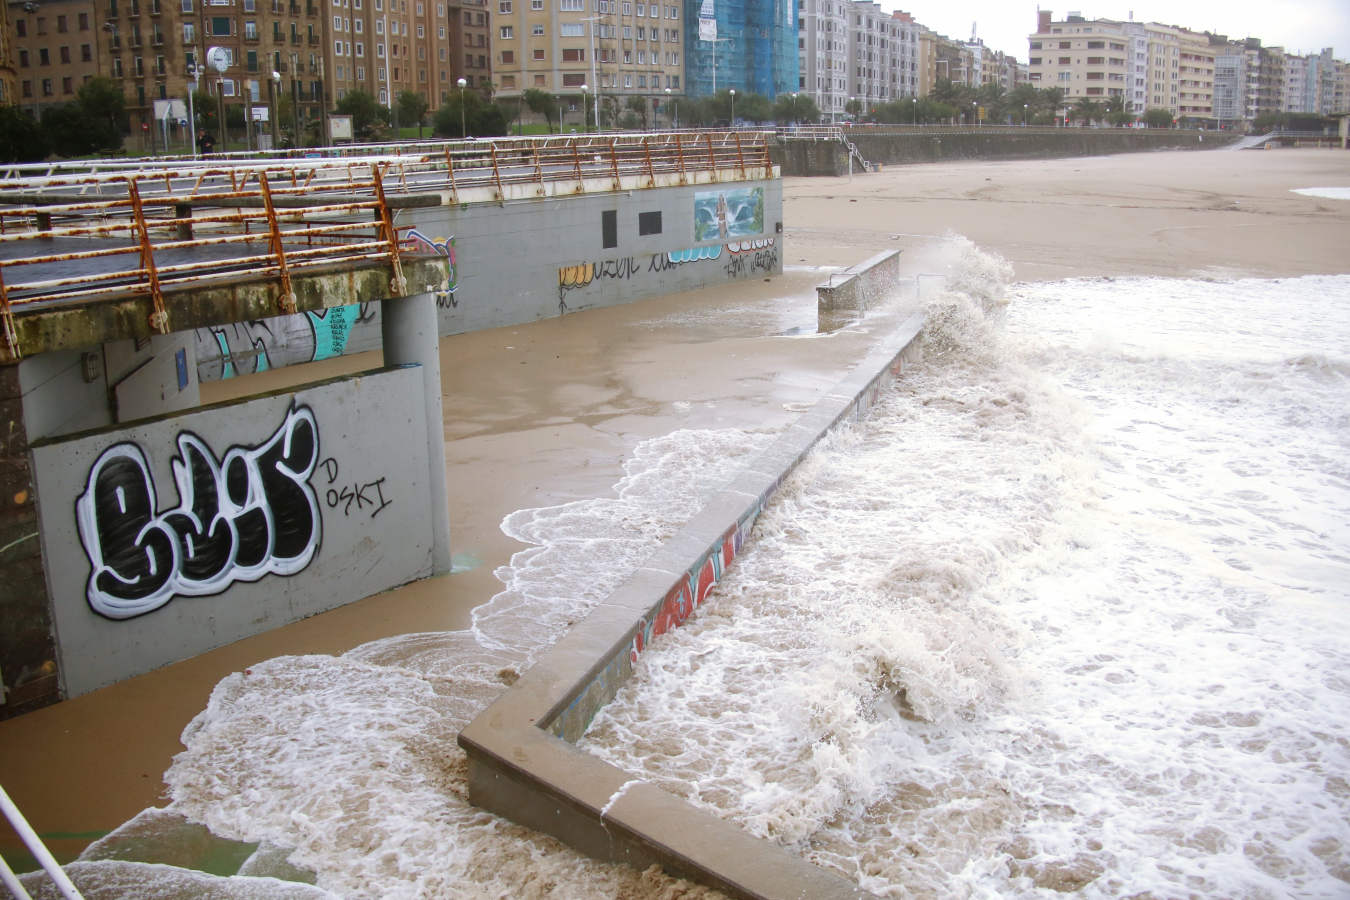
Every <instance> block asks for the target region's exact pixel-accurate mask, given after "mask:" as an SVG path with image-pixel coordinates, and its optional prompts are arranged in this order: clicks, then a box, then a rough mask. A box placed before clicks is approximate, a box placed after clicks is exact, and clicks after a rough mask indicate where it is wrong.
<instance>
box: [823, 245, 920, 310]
mask: <svg viewBox="0 0 1350 900" xmlns="http://www.w3.org/2000/svg"><path fill="white" fill-rule="evenodd" d="M899 277H900V251H899V250H887V251H883V252H881V253H878V254H877V255H876V256H873V257H871V258H870V259H865V260H863V261H862V262H860V263H858V264H857V265H855V266H849V267H848V268H847V269H845V270H844V271H843V272H840V273H839V274H837V275H831V276H830V280H829V281H828V282H827V283H825V284H822V285H817V287H816V310H817V312H822V313H835V312H839V311H841V310H851V311H859V310H864V309H866V308H867V307H868V305H869V304H870V303H872V302H873V301H874V300H875V299H876V298H877V297H879V296H884V295H885V294H886V292H888V291H889V290H890V288H891V286H892V285H894V284H895V280H896V279H897V278H899Z"/></svg>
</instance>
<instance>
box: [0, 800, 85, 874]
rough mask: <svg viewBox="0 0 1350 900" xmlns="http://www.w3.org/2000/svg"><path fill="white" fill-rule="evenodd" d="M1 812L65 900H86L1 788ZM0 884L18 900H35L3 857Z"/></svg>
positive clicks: (1, 858)
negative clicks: (2, 811)
mask: <svg viewBox="0 0 1350 900" xmlns="http://www.w3.org/2000/svg"><path fill="white" fill-rule="evenodd" d="M0 809H3V810H4V812H5V818H6V819H9V824H10V826H11V827H12V828H13V829H14V832H15V834H17V835H18V836H19V837H20V838H21V839H22V840H23V842H24V845H25V846H27V847H28V852H29V853H32V854H33V857H34V858H35V859H36V860H37V861H38V864H39V865H41V866H42V869H43V871H45V872H46V873H47V877H49V878H51V880H52V884H54V885H56V889H57V890H58V891H60V892H61V896H62V897H65V898H66V900H84V898H83V897H81V895H80V891H79V889H78V888H76V887H75V883H74V882H73V881H71V880H70V876H69V875H67V874H66V870H65V869H63V868H61V864H60V863H58V862H57V861H56V857H54V856H52V854H51V851H50V850H48V849H47V845H46V844H44V843H42V838H40V837H38V834H37V832H36V831H34V830H33V826H31V825H29V824H28V820H27V819H25V818H24V817H23V813H21V812H19V807H17V806H15V805H14V801H13V800H11V799H10V798H9V794H7V793H6V792H5V789H4V788H3V787H0ZM0 882H3V883H4V885H5V887H7V888H9V892H10V893H11V894H13V895H14V896H15V897H16V898H18V900H32V896H31V895H30V894H29V893H28V891H26V890H25V889H24V886H23V884H22V883H20V881H19V879H18V876H16V875H15V874H14V872H13V870H12V869H10V867H9V863H7V862H5V861H4V858H3V857H0Z"/></svg>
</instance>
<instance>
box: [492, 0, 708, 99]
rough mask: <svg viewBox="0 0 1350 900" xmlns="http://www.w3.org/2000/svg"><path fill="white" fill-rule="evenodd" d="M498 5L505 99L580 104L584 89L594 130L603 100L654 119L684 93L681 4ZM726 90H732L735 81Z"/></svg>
mask: <svg viewBox="0 0 1350 900" xmlns="http://www.w3.org/2000/svg"><path fill="white" fill-rule="evenodd" d="M496 2H497V4H498V10H497V15H496V16H495V17H494V19H493V26H494V29H493V38H494V40H493V48H494V55H493V60H492V71H493V76H494V78H495V81H496V88H497V94H498V96H502V97H519V96H521V95H522V94H523V93H524V92H525V91H527V90H529V89H531V88H533V89H537V90H541V91H545V92H547V93H550V94H553V95H556V96H560V97H565V98H572V99H567V100H564V101H562V102H563V103H565V104H568V103H573V104H574V103H575V99H574V98H577V97H581V96H582V93H583V91H582V88H583V87H584V88H585V89H586V90H585V101H584V102H585V104H586V106H587V108H588V109H589V110H591V112H590V113H589V114H588V116H587V121H588V122H593V121H594V115H595V113H594V103H595V102H596V98H597V96H600V97H603V98H604V99H605V101H606V102H613V101H617V102H618V103H619V104H620V105H621V106H625V105H626V103H627V102H628V101H629V99H630V98H633V97H639V98H642V100H643V101H644V103H645V105H646V107H647V109H648V111H649V114H651V115H661V112H660V110H661V107H662V105H663V104H664V103H665V102H666V101H667V100H668V99H669V98H671V97H674V96H677V95H682V94H683V93H684V25H685V23H684V19H683V17H684V12H685V9H686V7H685V5H684V4H683V3H681V2H672V0H663V2H659V3H648V2H645V0H643V2H633V0H496ZM588 5H589V7H590V8H589V9H588V8H587V6H588ZM729 74H730V73H725V75H724V78H725V77H726V75H729ZM723 84H724V85H725V86H727V87H730V86H731V85H730V83H729V79H728V80H727V81H724V82H723ZM611 98H612V100H611ZM579 120H580V114H579V112H578V113H577V121H578V122H579ZM649 124H652V123H651V120H650V119H649Z"/></svg>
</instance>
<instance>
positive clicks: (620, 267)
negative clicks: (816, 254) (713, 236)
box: [558, 238, 778, 315]
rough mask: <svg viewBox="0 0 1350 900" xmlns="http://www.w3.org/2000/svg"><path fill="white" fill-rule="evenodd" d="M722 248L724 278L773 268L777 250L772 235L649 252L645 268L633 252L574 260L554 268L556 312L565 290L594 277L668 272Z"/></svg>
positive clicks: (707, 257)
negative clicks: (555, 273)
mask: <svg viewBox="0 0 1350 900" xmlns="http://www.w3.org/2000/svg"><path fill="white" fill-rule="evenodd" d="M723 251H726V253H727V255H728V259H729V261H728V263H727V264H726V265H725V266H724V267H723V268H724V271H725V272H726V274H727V277H728V278H736V277H739V276H744V275H752V274H756V273H758V272H761V271H767V272H774V271H776V270H777V266H778V250H777V246H776V242H775V239H774V238H756V239H754V240H744V241H729V242H728V243H726V244H714V245H712V246H708V247H690V248H688V249H685V250H671V251H669V252H666V253H653V254H652V255H651V257H650V258H649V259H648V260H647V265H646V267H645V268H644V267H643V265H642V262H641V260H640V259H639V258H638V257H636V256H620V257H617V258H615V259H606V260H600V261H597V262H585V263H577V264H575V265H571V266H563V267H561V268H560V269H558V314H559V315H562V314H564V313H566V312H567V311H568V306H567V294H568V293H569V292H571V291H575V290H579V289H581V288H585V287H589V286H590V285H592V284H594V283H595V282H597V281H604V280H618V281H628V280H629V279H632V278H635V277H638V276H641V275H647V274H652V273H658V274H659V273H661V272H668V271H670V270H671V269H674V268H677V267H679V266H683V265H688V264H689V263H696V262H704V261H707V260H715V259H720V258H721V257H722V254H723Z"/></svg>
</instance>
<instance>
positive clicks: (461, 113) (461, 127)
mask: <svg viewBox="0 0 1350 900" xmlns="http://www.w3.org/2000/svg"><path fill="white" fill-rule="evenodd" d="M455 84H457V85H459V136H460V137H461V138H466V137H468V136H469V132H468V131H466V130H465V128H464V86H465V85H466V84H468V82H467V81H465V80H464V79H463V78H460V79H459V80H458V81H456V82H455Z"/></svg>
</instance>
